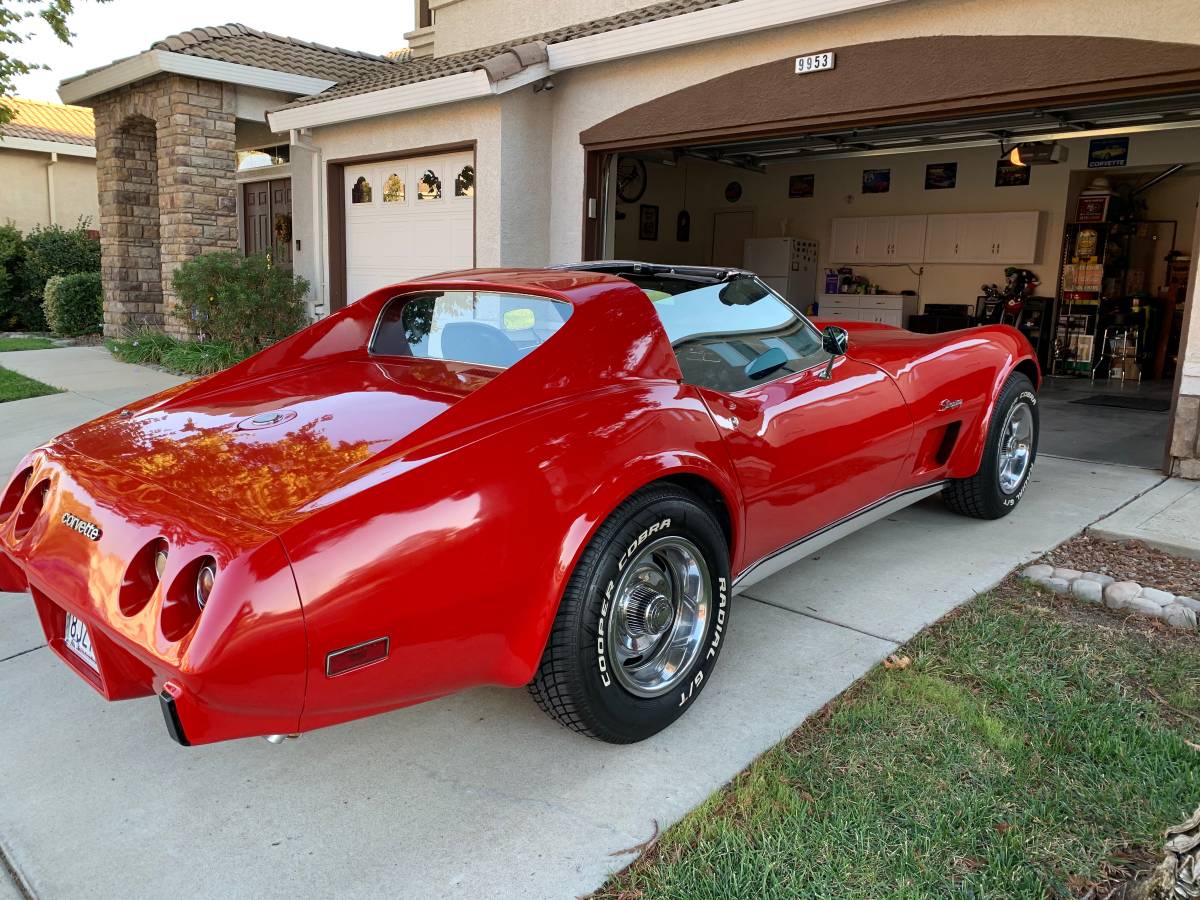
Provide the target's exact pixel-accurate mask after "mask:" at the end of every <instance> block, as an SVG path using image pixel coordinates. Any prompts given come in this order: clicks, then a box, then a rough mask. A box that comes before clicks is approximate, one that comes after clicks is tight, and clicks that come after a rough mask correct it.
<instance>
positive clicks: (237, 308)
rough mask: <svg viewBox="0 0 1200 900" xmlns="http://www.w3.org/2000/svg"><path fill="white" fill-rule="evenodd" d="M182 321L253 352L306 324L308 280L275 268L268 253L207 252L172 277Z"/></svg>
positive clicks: (241, 351) (212, 336) (242, 351)
mask: <svg viewBox="0 0 1200 900" xmlns="http://www.w3.org/2000/svg"><path fill="white" fill-rule="evenodd" d="M172 284H173V285H174V288H175V292H176V294H177V295H178V296H179V302H180V306H181V308H182V310H183V315H184V318H186V319H187V320H188V321H190V322H191V323H192V325H193V326H194V327H195V328H196V329H197V330H199V331H200V332H201V334H202V336H204V337H206V338H210V339H212V340H213V341H215V342H217V343H221V344H227V345H228V346H229V347H231V348H233V350H234V351H236V352H238V353H242V354H250V353H254V352H257V351H258V350H261V349H263V348H264V347H268V346H270V345H271V344H273V343H275V342H276V341H278V340H282V339H283V338H285V337H287V336H288V335H290V334H294V333H295V332H297V331H299V330H300V329H301V328H303V327H304V326H305V325H307V324H308V317H307V315H306V313H305V309H304V296H305V294H307V293H308V282H307V281H306V280H305V279H303V278H301V277H299V276H293V275H292V273H291V272H288V271H286V270H284V269H280V268H277V267H275V266H272V265H271V262H270V260H269V259H268V258H267V256H266V254H257V255H255V256H240V255H238V254H237V253H229V252H219V253H204V254H202V255H200V256H197V257H196V258H195V259H192V260H189V261H188V262H185V263H184V264H183V265H181V266H180V267H179V268H178V269H176V270H175V274H174V276H173V278H172Z"/></svg>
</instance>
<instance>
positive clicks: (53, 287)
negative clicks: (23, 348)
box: [42, 272, 104, 337]
mask: <svg viewBox="0 0 1200 900" xmlns="http://www.w3.org/2000/svg"><path fill="white" fill-rule="evenodd" d="M43 295H44V299H43V300H42V309H43V310H44V311H45V314H46V322H47V323H48V324H49V325H50V330H51V331H53V332H54V333H55V334H62V335H66V336H67V337H76V336H77V335H81V334H99V333H100V330H101V327H102V326H103V324H104V289H103V288H102V287H101V286H100V273H99V272H77V273H76V274H74V275H51V276H50V278H49V280H47V281H46V288H45V290H44V291H43Z"/></svg>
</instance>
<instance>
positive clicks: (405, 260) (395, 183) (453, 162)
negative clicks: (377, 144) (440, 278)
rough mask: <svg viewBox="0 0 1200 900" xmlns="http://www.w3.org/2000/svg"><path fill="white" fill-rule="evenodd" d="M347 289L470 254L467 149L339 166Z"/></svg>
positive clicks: (440, 267) (446, 265)
mask: <svg viewBox="0 0 1200 900" xmlns="http://www.w3.org/2000/svg"><path fill="white" fill-rule="evenodd" d="M343 181H344V185H345V189H344V197H345V200H344V202H345V228H346V294H347V300H349V301H354V300H357V299H358V298H359V297H361V296H363V295H364V294H366V293H368V292H370V291H373V290H375V289H376V288H380V287H383V286H385V285H388V284H394V283H396V282H398V281H406V280H408V279H411V278H419V277H421V276H424V275H433V274H435V273H438V272H447V271H452V270H455V269H468V268H471V267H472V266H473V265H474V261H475V169H474V157H473V154H472V153H470V152H469V151H464V152H458V153H445V154H439V155H436V156H420V157H407V158H401V159H392V160H384V161H378V162H370V163H363V164H361V165H349V166H346V167H345V169H344V171H343Z"/></svg>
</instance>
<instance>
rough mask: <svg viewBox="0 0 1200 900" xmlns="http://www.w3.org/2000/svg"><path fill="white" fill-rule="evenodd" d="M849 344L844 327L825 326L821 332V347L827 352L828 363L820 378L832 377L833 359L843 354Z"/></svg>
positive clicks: (848, 336)
mask: <svg viewBox="0 0 1200 900" xmlns="http://www.w3.org/2000/svg"><path fill="white" fill-rule="evenodd" d="M849 346H850V334H849V332H847V331H846V329H845V328H838V327H837V326H836V325H826V326H825V330H824V331H822V332H821V348H822V349H823V350H824V351H825V352H826V353H828V354H829V365H827V366H826V367H825V371H824V372H822V373H821V377H822V378H824V379H826V380H828V379H830V378H832V377H833V363H834V361H835V360H836V359H837V358H838V357H839V356H845V355H846V349H847V348H848V347H849Z"/></svg>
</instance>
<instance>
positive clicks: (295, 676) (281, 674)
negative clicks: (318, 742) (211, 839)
mask: <svg viewBox="0 0 1200 900" xmlns="http://www.w3.org/2000/svg"><path fill="white" fill-rule="evenodd" d="M115 421H117V420H115V419H109V420H107V421H106V422H105V421H102V423H101V424H100V425H99V427H101V428H104V427H112V423H113V422H115ZM0 590H5V591H24V590H28V591H29V592H30V593H31V594H32V596H33V602H34V604H35V606H36V607H37V612H38V616H39V618H40V620H41V624H42V628H43V630H44V632H45V635H46V641H47V643H48V644H49V646H50V648H51V649H52V650H53V651H54V652H55V653H56V654H58V656H59V657H61V658H62V660H63V661H64V662H65V663H66V664H67V665H68V666H70V667H71V668H72V669H73V670H74V671H75V672H76V673H77V674H78V675H80V676H81V677H82V678H83V679H84V680H85V681H86V682H87V683H88V684H90V685H91V686H92V687H93V688H95V690H96V691H98V692H99V693H100V694H102V695H103V696H104V697H106V698H107V699H109V700H121V699H126V698H131V697H141V696H147V695H150V694H154V693H157V694H159V696H160V699H161V703H162V707H163V712H164V715H165V716H166V720H167V728H168V730H169V731H170V733H171V735H172V736H173V737H174V738H175V739H176V740H178V741H180V742H181V743H185V744H187V743H206V742H210V741H218V740H225V739H228V738H234V737H243V736H247V735H252V734H263V733H283V734H286V733H290V732H293V731H295V730H296V724H297V722H298V720H299V717H300V712H301V708H302V705H303V701H304V679H305V638H304V622H303V616H302V614H301V610H300V602H299V598H298V596H297V592H296V585H295V582H294V580H293V579H292V576H291V570H290V568H289V566H288V562H287V557H286V554H285V552H284V549H283V546H282V545H281V544H280V542H279V540H278V539H277V538H276V537H275V536H273V535H272V534H271V533H270V532H268V531H266V530H264V529H262V528H261V527H255V526H252V525H249V524H247V523H245V522H243V521H241V520H239V519H237V518H235V517H232V516H230V515H228V514H226V513H223V512H218V511H216V510H213V509H211V508H209V507H208V506H206V505H205V504H204V503H203V502H199V501H198V500H197V499H196V498H188V497H182V496H178V495H176V494H173V493H171V492H170V491H168V490H166V489H164V488H162V487H160V486H158V485H155V484H153V483H150V482H147V481H146V480H144V479H142V478H138V477H136V476H134V475H131V474H129V473H128V472H126V471H121V470H119V469H116V468H113V467H111V466H109V465H107V464H105V463H102V462H97V461H96V460H93V459H91V458H89V457H88V456H85V455H83V454H82V453H79V452H78V451H76V450H75V449H73V448H72V446H71V445H70V442H69V441H59V442H56V443H54V444H52V445H50V446H49V447H47V448H44V449H42V450H40V451H37V452H35V453H34V454H32V455H31V456H30V457H28V458H27V459H26V460H25V461H24V462H23V463H22V465H21V466H20V467H19V468H18V470H17V472H16V474H15V475H14V476H13V478H12V480H11V481H10V482H9V484H8V485H7V487H6V488H5V490H4V494H3V498H2V500H0ZM184 722H186V729H185V728H184V727H183V725H182V723H184Z"/></svg>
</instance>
